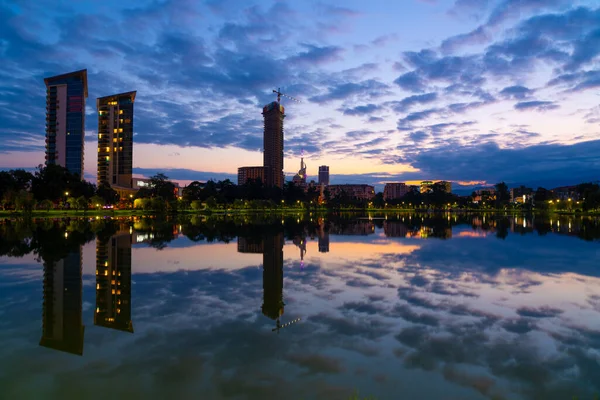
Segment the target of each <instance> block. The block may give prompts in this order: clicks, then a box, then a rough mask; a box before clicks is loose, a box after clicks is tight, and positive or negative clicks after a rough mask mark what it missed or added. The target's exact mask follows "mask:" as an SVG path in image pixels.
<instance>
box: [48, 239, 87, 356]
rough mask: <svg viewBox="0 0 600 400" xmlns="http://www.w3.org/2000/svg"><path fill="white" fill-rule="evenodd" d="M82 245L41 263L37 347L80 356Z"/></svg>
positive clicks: (81, 344) (81, 339) (81, 346)
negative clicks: (42, 299)
mask: <svg viewBox="0 0 600 400" xmlns="http://www.w3.org/2000/svg"><path fill="white" fill-rule="evenodd" d="M81 265H82V258H81V246H80V247H79V249H78V250H76V251H72V252H69V253H68V254H67V256H66V257H65V258H63V259H61V260H59V261H56V262H50V263H46V262H44V305H43V313H42V338H41V340H40V346H44V347H48V348H51V349H54V350H60V351H64V352H67V353H71V354H77V355H83V334H84V331H85V326H84V325H83V319H82V316H81V311H82V306H83V292H82V290H83V284H82V275H81Z"/></svg>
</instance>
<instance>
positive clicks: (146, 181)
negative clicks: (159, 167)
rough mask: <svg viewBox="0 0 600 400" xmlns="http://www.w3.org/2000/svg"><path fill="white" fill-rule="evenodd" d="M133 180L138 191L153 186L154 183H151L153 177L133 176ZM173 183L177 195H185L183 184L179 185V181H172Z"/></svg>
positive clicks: (134, 187) (134, 188)
mask: <svg viewBox="0 0 600 400" xmlns="http://www.w3.org/2000/svg"><path fill="white" fill-rule="evenodd" d="M132 182H133V188H132V189H133V190H134V191H137V190H140V189H142V188H148V189H149V188H151V187H152V183H151V179H150V178H132ZM171 183H172V184H173V186H175V190H174V192H175V196H177V197H181V196H183V188H182V187H181V186H179V183H178V182H171Z"/></svg>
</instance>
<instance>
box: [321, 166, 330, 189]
mask: <svg viewBox="0 0 600 400" xmlns="http://www.w3.org/2000/svg"><path fill="white" fill-rule="evenodd" d="M319 185H325V186H327V185H329V166H328V165H321V166H319Z"/></svg>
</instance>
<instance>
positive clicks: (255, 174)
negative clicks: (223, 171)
mask: <svg viewBox="0 0 600 400" xmlns="http://www.w3.org/2000/svg"><path fill="white" fill-rule="evenodd" d="M251 179H253V180H254V179H259V180H260V181H261V182H263V183H264V182H265V167H240V168H238V185H245V184H246V183H248V181H249V180H251Z"/></svg>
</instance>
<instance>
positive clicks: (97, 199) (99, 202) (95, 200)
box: [90, 195, 105, 208]
mask: <svg viewBox="0 0 600 400" xmlns="http://www.w3.org/2000/svg"><path fill="white" fill-rule="evenodd" d="M90 203H91V204H92V207H94V208H101V207H102V206H104V204H105V200H104V198H103V197H101V196H98V195H94V196H92V198H91V199H90Z"/></svg>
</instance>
